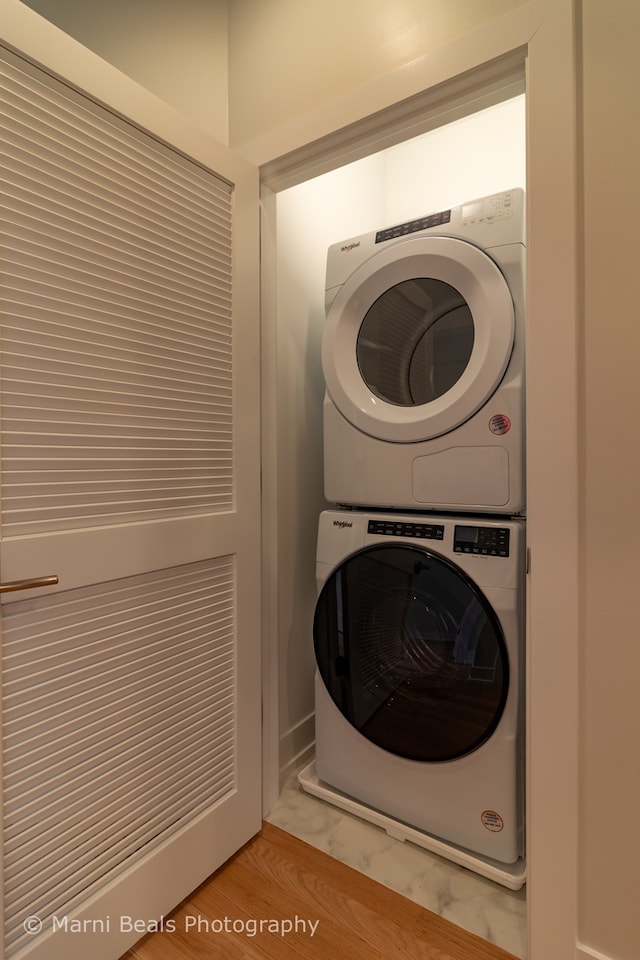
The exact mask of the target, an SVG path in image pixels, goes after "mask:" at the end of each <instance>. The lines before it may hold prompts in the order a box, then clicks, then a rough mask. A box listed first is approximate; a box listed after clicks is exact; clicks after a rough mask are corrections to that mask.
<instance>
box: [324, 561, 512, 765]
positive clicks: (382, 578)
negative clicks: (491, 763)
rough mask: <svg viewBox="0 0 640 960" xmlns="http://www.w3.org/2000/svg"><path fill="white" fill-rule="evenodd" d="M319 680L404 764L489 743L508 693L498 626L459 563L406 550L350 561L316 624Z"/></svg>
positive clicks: (332, 582)
mask: <svg viewBox="0 0 640 960" xmlns="http://www.w3.org/2000/svg"><path fill="white" fill-rule="evenodd" d="M314 644H315V653H316V661H317V664H318V669H319V672H320V675H321V677H322V679H323V681H324V684H325V686H326V688H327V690H328V692H329V694H330V695H331V698H332V699H333V701H334V703H335V704H336V706H337V707H338V709H339V710H340V711H341V713H342V714H343V716H344V717H345V718H346V719H347V720H348V721H349V723H351V724H352V726H354V727H355V728H356V729H357V730H359V731H360V733H361V734H362V735H363V736H365V737H366V738H367V739H368V740H371V741H372V742H373V743H375V744H376V745H377V746H379V747H382V749H384V750H387V751H389V752H390V753H393V754H396V755H398V756H401V757H407V758H409V759H411V760H421V761H430V762H438V761H446V760H455V759H457V758H459V757H462V756H464V755H465V754H468V753H471V752H472V751H474V750H476V749H477V748H478V747H479V746H481V744H483V743H484V742H485V741H486V740H487V739H488V738H489V737H490V736H491V734H492V733H493V731H494V730H495V728H496V726H497V724H498V721H499V720H500V717H501V715H502V712H503V709H504V706H505V702H506V699H507V692H508V688H509V663H508V655H507V648H506V644H505V641H504V636H503V634H502V629H501V627H500V624H499V622H498V619H497V617H496V615H495V613H494V611H493V609H492V608H491V606H490V605H489V603H488V601H487V600H486V598H485V597H484V595H483V594H482V593H481V591H480V590H479V589H478V587H477V586H475V584H474V583H473V582H472V581H471V580H470V579H469V578H468V576H467V575H466V574H465V573H464V572H463V571H462V570H461V569H460V568H459V567H457V566H456V565H455V564H453V563H451V562H450V561H448V560H446V559H445V558H443V557H441V556H439V555H438V554H435V553H433V552H431V551H429V550H426V549H423V548H421V547H414V546H412V545H406V544H402V543H394V544H392V545H386V544H382V545H377V546H372V547H368V548H367V549H365V550H362V551H360V552H359V553H356V554H354V555H353V556H351V557H349V559H347V560H346V561H345V562H344V563H342V564H341V565H340V566H339V567H338V568H337V569H336V570H335V571H334V572H333V574H332V575H331V576H330V578H329V579H328V580H327V582H326V583H325V585H324V588H323V589H322V592H321V594H320V597H319V600H318V604H317V607H316V613H315V619H314Z"/></svg>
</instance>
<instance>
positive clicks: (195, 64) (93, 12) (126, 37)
mask: <svg viewBox="0 0 640 960" xmlns="http://www.w3.org/2000/svg"><path fill="white" fill-rule="evenodd" d="M23 2H24V3H25V5H26V6H28V7H31V9H32V10H35V11H36V13H39V14H40V15H41V16H43V17H45V18H46V19H47V20H49V21H50V22H51V23H54V24H55V25H56V26H57V27H60V29H61V30H63V31H64V32H65V33H68V34H69V36H72V37H74V38H75V39H76V40H78V41H79V42H80V43H82V44H83V45H84V46H85V47H88V48H89V49H90V50H93V52H94V53H97V54H98V56H100V57H102V58H103V59H104V60H107V61H108V62H109V63H111V64H112V65H113V66H115V67H117V68H118V69H119V70H121V71H122V72H123V73H125V74H126V75H127V76H128V77H131V78H132V79H133V80H135V81H137V82H138V83H140V84H141V85H142V86H143V87H146V88H147V90H150V91H151V92H152V93H154V94H156V96H158V97H160V98H161V99H162V100H165V101H166V102H167V103H169V104H170V105H171V106H172V107H175V108H176V109H177V110H179V111H180V112H181V113H183V114H185V116H187V117H189V118H190V119H191V120H192V121H194V122H195V123H196V124H198V126H200V127H203V129H205V130H206V131H207V133H209V134H211V136H213V137H215V138H216V139H217V140H219V141H220V142H221V143H227V141H228V116H229V107H228V93H229V86H228V79H227V77H228V55H227V54H228V43H227V0H180V2H179V3H175V2H174V0H108V2H106V0H105V2H98V3H95V2H91V0H23Z"/></svg>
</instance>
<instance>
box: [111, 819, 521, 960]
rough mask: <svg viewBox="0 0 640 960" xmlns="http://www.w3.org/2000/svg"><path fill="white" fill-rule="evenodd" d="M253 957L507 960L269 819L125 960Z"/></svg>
mask: <svg viewBox="0 0 640 960" xmlns="http://www.w3.org/2000/svg"><path fill="white" fill-rule="evenodd" d="M198 928H199V929H198ZM260 958H265V960H294V958H295V960H302V958H304V960H307V958H309V960H378V958H379V960H383V958H384V960H513V957H512V954H510V953H507V952H506V951H505V950H502V949H500V948H499V947H496V946H494V945H493V944H490V943H488V942H487V941H486V940H482V939H480V938H479V937H476V936H474V935H473V934H471V933H467V931H465V930H462V929H461V928H459V927H456V926H454V925H453V924H452V923H450V922H449V921H448V920H444V919H443V918H442V917H439V916H437V914H434V913H430V912H429V911H428V910H425V909H423V908H422V907H420V906H419V905H418V904H416V903H413V902H412V901H410V900H407V899H406V898H405V897H402V896H400V894H397V893H395V892H394V891H392V890H388V889H387V888H386V887H384V886H382V885H381V884H379V883H376V881H374V880H371V879H370V878H369V877H365V876H364V875H363V874H361V873H358V872H357V871H356V870H353V869H352V868H351V867H348V866H345V865H344V864H343V863H340V862H339V861H337V860H334V859H333V857H330V856H328V855H327V854H325V853H322V852H321V851H319V850H316V849H315V848H314V847H311V846H309V844H306V843H304V842H303V841H302V840H298V839H297V838H296V837H293V836H291V835H290V834H288V833H285V832H284V831H283V830H280V829H279V828H278V827H274V826H273V825H272V824H269V823H264V824H263V827H262V831H261V832H260V833H259V834H258V836H257V837H255V838H254V839H253V840H251V841H250V842H249V843H248V844H247V845H246V846H245V847H243V848H242V849H241V850H240V851H239V852H238V853H237V854H236V855H235V856H234V857H233V858H232V859H231V860H230V861H229V862H228V863H227V864H225V865H224V866H223V867H221V868H220V870H218V871H217V873H215V874H213V876H212V877H210V878H209V879H208V880H207V881H206V882H205V883H204V884H203V885H202V886H201V887H200V888H199V889H198V890H196V891H195V893H193V894H192V895H191V896H190V897H189V898H188V899H187V900H185V901H184V903H182V904H181V905H180V906H179V907H178V908H177V909H176V910H175V911H174V913H173V914H172V915H171V918H170V924H169V926H168V927H167V928H165V930H164V931H163V932H158V933H151V934H148V935H147V936H146V937H145V938H144V939H143V940H140V941H139V942H138V943H137V944H136V945H135V946H134V947H133V948H132V949H131V950H129V951H128V953H126V954H125V955H124V957H123V958H122V960H260Z"/></svg>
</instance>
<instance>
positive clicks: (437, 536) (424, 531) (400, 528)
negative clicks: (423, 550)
mask: <svg viewBox="0 0 640 960" xmlns="http://www.w3.org/2000/svg"><path fill="white" fill-rule="evenodd" d="M367 533H375V534H377V535H378V536H383V537H412V538H415V539H416V540H443V539H444V526H442V524H440V523H407V522H406V521H396V520H369V525H368V527H367Z"/></svg>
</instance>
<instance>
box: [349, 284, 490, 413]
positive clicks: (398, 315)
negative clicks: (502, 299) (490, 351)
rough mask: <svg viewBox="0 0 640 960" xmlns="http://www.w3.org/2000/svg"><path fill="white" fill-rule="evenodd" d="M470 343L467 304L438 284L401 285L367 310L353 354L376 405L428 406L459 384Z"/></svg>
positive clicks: (471, 329) (447, 286)
mask: <svg viewBox="0 0 640 960" xmlns="http://www.w3.org/2000/svg"><path fill="white" fill-rule="evenodd" d="M473 343H474V321H473V316H472V314H471V310H470V309H469V305H468V304H467V302H466V300H465V299H464V297H463V296H462V294H461V293H459V292H458V291H457V290H456V289H455V288H454V287H452V286H451V285H450V284H448V283H444V282H443V281H442V280H436V279H433V278H430V277H421V278H416V279H414V280H404V281H403V282H402V283H398V284H395V286H393V287H391V288H390V289H389V290H387V291H386V292H385V293H383V294H382V295H381V296H380V297H378V299H377V300H376V301H375V303H373V304H372V306H371V307H370V308H369V310H368V311H367V313H366V315H365V317H364V319H363V321H362V325H361V327H360V331H359V333H358V339H357V345H356V353H357V361H358V367H359V369H360V373H361V375H362V379H363V380H364V382H365V383H366V385H367V386H368V387H369V389H370V390H371V391H372V392H373V393H374V394H375V395H376V396H377V397H379V398H380V399H381V400H385V401H386V402H387V403H393V404H398V405H400V406H404V407H413V406H419V405H421V404H425V403H431V402H433V401H434V400H436V399H437V398H438V397H441V396H442V395H443V394H445V393H446V392H447V391H448V390H450V389H451V387H452V386H453V385H454V384H455V383H456V382H457V381H458V380H459V379H460V377H461V376H462V373H463V372H464V370H465V369H466V367H467V364H468V362H469V358H470V357H471V352H472V350H473Z"/></svg>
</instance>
